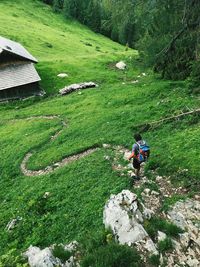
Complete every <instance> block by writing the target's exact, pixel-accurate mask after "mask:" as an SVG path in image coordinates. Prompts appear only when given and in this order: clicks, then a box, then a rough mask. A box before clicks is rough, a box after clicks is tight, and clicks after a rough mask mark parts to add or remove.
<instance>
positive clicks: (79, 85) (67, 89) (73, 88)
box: [59, 82, 98, 95]
mask: <svg viewBox="0 0 200 267" xmlns="http://www.w3.org/2000/svg"><path fill="white" fill-rule="evenodd" d="M97 86H98V85H97V84H96V83H94V82H84V83H75V84H71V85H69V86H67V87H65V88H63V89H61V90H59V93H60V94H61V95H66V94H69V93H71V92H73V91H76V90H79V89H87V88H94V87H97Z"/></svg>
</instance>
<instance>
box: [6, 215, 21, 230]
mask: <svg viewBox="0 0 200 267" xmlns="http://www.w3.org/2000/svg"><path fill="white" fill-rule="evenodd" d="M21 220H22V217H19V216H17V218H16V219H13V220H11V221H10V222H9V223H8V224H7V225H6V230H7V231H11V230H13V229H14V228H15V227H16V225H17V223H18V222H19V221H21Z"/></svg>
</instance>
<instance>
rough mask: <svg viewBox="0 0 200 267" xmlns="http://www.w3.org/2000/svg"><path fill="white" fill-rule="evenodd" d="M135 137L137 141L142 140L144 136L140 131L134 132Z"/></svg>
mask: <svg viewBox="0 0 200 267" xmlns="http://www.w3.org/2000/svg"><path fill="white" fill-rule="evenodd" d="M134 138H135V141H136V142H138V141H140V140H142V136H141V135H140V134H139V133H136V134H134Z"/></svg>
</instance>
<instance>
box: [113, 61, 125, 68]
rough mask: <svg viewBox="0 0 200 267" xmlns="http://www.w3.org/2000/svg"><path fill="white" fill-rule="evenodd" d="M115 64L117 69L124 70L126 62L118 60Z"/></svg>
mask: <svg viewBox="0 0 200 267" xmlns="http://www.w3.org/2000/svg"><path fill="white" fill-rule="evenodd" d="M115 66H116V68H117V69H119V70H125V69H126V64H125V63H124V62H123V61H119V62H118V63H117V64H116V65H115Z"/></svg>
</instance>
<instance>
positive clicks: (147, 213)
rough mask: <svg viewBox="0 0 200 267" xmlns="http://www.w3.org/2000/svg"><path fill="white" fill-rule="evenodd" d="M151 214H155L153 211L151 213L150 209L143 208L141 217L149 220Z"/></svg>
mask: <svg viewBox="0 0 200 267" xmlns="http://www.w3.org/2000/svg"><path fill="white" fill-rule="evenodd" d="M153 214H155V213H154V211H152V210H151V209H147V208H144V210H143V216H144V218H145V219H148V220H150V219H151V217H152V215H153Z"/></svg>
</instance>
